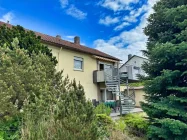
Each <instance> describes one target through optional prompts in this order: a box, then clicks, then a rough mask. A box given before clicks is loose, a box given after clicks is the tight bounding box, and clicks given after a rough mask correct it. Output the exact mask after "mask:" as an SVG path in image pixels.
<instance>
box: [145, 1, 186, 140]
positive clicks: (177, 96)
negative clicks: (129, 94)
mask: <svg viewBox="0 0 187 140" xmlns="http://www.w3.org/2000/svg"><path fill="white" fill-rule="evenodd" d="M153 9H154V11H155V13H153V14H151V15H150V17H149V19H148V25H147V27H146V28H145V29H144V32H145V34H146V35H147V36H148V42H147V50H146V51H144V53H145V55H146V56H147V57H148V59H149V62H146V63H144V65H143V69H144V70H145V72H146V73H147V74H148V75H149V77H148V79H149V80H148V81H147V82H146V83H145V92H146V96H145V98H146V101H147V102H146V103H142V108H143V110H144V111H145V112H146V113H147V115H148V116H149V119H150V122H151V126H150V127H149V131H148V136H149V137H150V138H151V139H153V140H154V139H155V140H156V139H159V140H160V139H161V140H162V139H167V140H168V139H175V140H185V139H187V113H186V112H187V55H186V54H187V1H186V0H160V1H159V2H157V4H156V5H154V7H153Z"/></svg>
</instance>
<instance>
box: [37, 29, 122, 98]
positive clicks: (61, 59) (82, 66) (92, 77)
mask: <svg viewBox="0 0 187 140" xmlns="http://www.w3.org/2000/svg"><path fill="white" fill-rule="evenodd" d="M36 34H37V35H39V36H41V39H42V42H43V43H44V44H46V45H48V47H49V48H50V49H52V53H53V55H54V56H56V58H57V60H58V65H57V70H63V71H64V75H68V76H69V78H70V79H71V80H72V79H74V78H75V80H76V81H77V82H80V83H81V85H83V87H84V90H85V94H86V98H87V99H90V100H97V101H106V100H115V99H116V95H114V94H112V92H110V91H107V90H106V86H105V81H104V73H103V70H104V69H106V68H109V67H111V68H112V67H114V66H118V64H119V61H120V60H119V59H118V58H115V57H113V56H110V55H108V54H105V53H103V52H101V51H98V50H95V49H92V48H89V47H86V46H83V45H81V44H80V38H79V37H77V36H76V37H75V38H74V42H69V41H65V40H63V39H61V37H60V36H59V35H57V36H56V37H52V36H48V35H44V34H41V33H36ZM97 73H99V74H100V75H99V76H98V74H97Z"/></svg>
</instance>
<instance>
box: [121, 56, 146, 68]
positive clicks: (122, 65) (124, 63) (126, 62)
mask: <svg viewBox="0 0 187 140" xmlns="http://www.w3.org/2000/svg"><path fill="white" fill-rule="evenodd" d="M134 57H139V58H141V59H145V60H148V59H147V58H144V57H141V56H138V55H133V56H132V57H131V58H130V59H128V60H127V61H126V62H125V63H124V64H123V65H121V67H120V68H122V67H123V66H124V65H126V64H127V63H128V62H129V61H130V60H131V59H132V58H134Z"/></svg>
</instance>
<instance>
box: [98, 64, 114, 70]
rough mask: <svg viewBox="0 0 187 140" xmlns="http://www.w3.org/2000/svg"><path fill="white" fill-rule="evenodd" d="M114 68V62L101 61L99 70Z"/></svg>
mask: <svg viewBox="0 0 187 140" xmlns="http://www.w3.org/2000/svg"><path fill="white" fill-rule="evenodd" d="M110 68H112V64H107V63H103V62H99V70H100V71H102V70H105V69H110Z"/></svg>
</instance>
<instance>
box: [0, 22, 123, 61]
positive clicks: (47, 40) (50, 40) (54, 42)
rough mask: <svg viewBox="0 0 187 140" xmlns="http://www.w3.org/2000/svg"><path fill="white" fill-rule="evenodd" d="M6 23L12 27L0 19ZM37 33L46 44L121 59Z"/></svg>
mask: <svg viewBox="0 0 187 140" xmlns="http://www.w3.org/2000/svg"><path fill="white" fill-rule="evenodd" d="M4 24H5V25H6V26H7V27H10V28H11V27H12V25H11V24H8V23H4V22H1V21H0V26H2V25H4ZM34 32H35V31H34ZM35 34H36V35H37V36H41V40H42V41H43V42H44V43H46V44H51V45H54V46H57V47H64V48H67V49H71V50H75V51H79V52H83V53H87V54H92V55H97V56H101V57H104V58H109V59H112V60H117V61H120V59H118V58H116V57H113V56H111V55H108V54H106V53H104V52H101V51H99V50H96V49H93V48H89V47H86V46H83V45H79V44H75V43H73V42H69V41H66V40H63V39H59V38H57V37H53V36H50V35H46V34H42V33H39V32H35Z"/></svg>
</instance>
